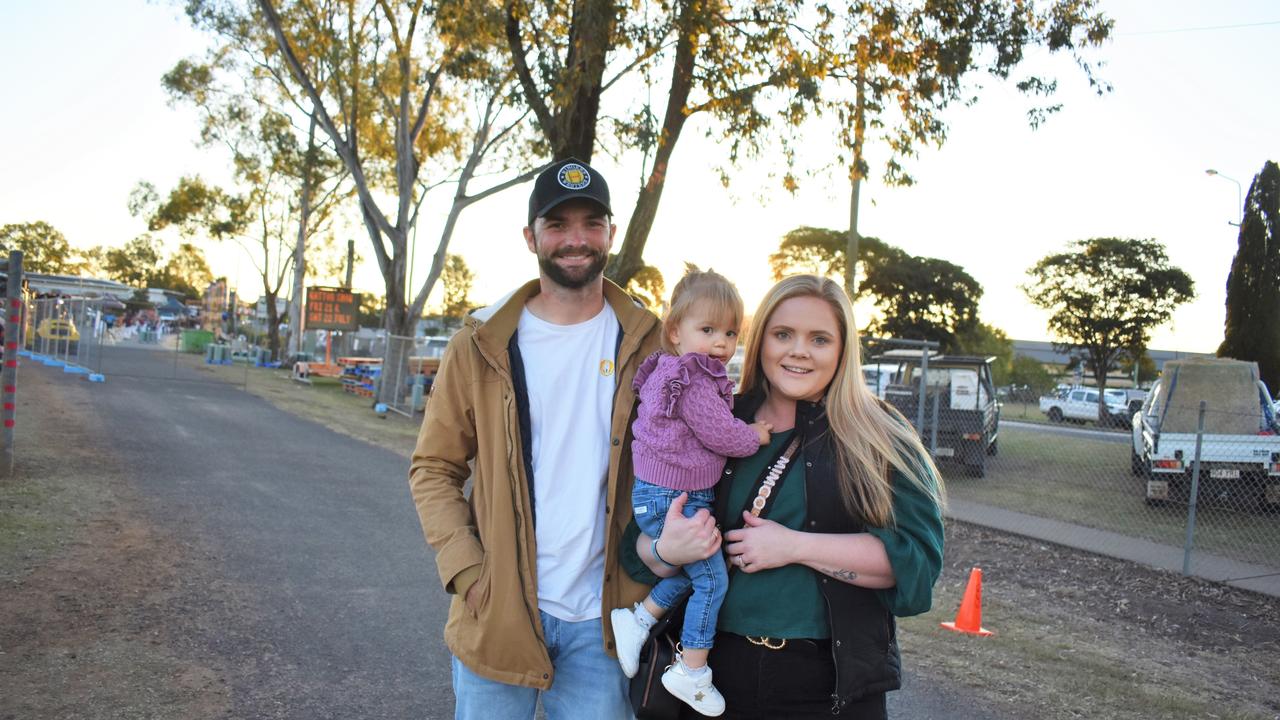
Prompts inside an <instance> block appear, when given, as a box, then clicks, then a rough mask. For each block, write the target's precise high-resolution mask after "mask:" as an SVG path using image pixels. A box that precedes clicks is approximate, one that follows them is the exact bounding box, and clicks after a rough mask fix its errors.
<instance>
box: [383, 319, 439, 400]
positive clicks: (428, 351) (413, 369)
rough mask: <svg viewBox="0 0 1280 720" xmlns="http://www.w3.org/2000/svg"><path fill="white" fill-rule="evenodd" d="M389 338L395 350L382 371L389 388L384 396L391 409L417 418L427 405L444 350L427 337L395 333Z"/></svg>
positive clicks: (388, 356)
mask: <svg viewBox="0 0 1280 720" xmlns="http://www.w3.org/2000/svg"><path fill="white" fill-rule="evenodd" d="M388 341H389V342H390V344H391V345H390V350H391V352H390V353H388V354H387V366H386V367H384V368H383V369H382V373H381V382H382V383H384V384H385V385H384V386H385V387H386V389H387V391H386V392H384V393H383V394H382V395H381V397H382V398H383V399H384V401H385V402H386V404H387V408H388V409H389V410H393V411H395V412H398V413H400V414H402V415H405V416H407V417H413V416H414V413H420V412H422V411H423V410H424V409H425V408H426V402H427V394H428V392H429V391H430V390H431V384H432V382H433V381H434V380H435V375H436V371H437V370H438V369H439V367H440V357H441V355H443V350H444V349H443V348H442V347H439V346H436V345H435V344H433V343H431V342H430V341H429V340H428V339H427V338H424V337H406V336H403V335H392V336H390V338H389V340H388Z"/></svg>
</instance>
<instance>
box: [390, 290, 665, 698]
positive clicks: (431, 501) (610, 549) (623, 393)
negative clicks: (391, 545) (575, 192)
mask: <svg viewBox="0 0 1280 720" xmlns="http://www.w3.org/2000/svg"><path fill="white" fill-rule="evenodd" d="M538 291H539V284H538V281H537V280H534V281H532V282H529V283H527V284H526V285H524V286H523V287H521V288H520V289H519V290H517V291H516V292H515V293H514V294H513V295H512V296H511V297H509V298H508V299H507V300H506V301H505V302H504V303H503V304H502V305H501V306H499V307H497V309H496V310H495V311H494V312H493V313H492V315H491V316H490V317H489V318H488V319H487V320H480V319H477V318H476V317H474V316H473V317H469V318H467V321H466V324H465V326H464V327H463V328H462V329H461V330H459V331H458V333H457V334H456V335H454V337H453V339H452V340H450V342H449V347H448V348H447V349H446V350H445V354H444V358H443V359H442V360H441V363H440V370H439V372H438V374H437V375H436V380H435V383H434V385H433V387H432V391H431V399H430V401H429V402H428V403H427V410H426V416H425V417H424V418H423V421H422V429H421V431H420V432H419V434H418V444H417V447H416V448H415V450H414V452H413V459H412V462H411V464H410V467H409V485H410V489H411V490H412V492H413V500H414V503H415V504H416V505H417V507H418V516H419V518H420V519H421V520H422V528H423V532H424V534H425V535H426V538H427V542H428V543H429V544H430V545H431V547H432V548H434V549H435V551H436V568H437V570H438V572H439V574H440V580H441V582H443V583H444V587H445V590H446V591H447V592H449V593H452V594H453V596H454V597H453V599H452V603H451V605H450V607H449V620H448V622H447V623H446V624H445V630H444V637H445V643H446V644H447V645H448V646H449V651H450V652H452V653H453V654H454V655H455V656H456V657H457V658H458V659H459V660H461V661H462V663H463V664H464V665H466V666H467V668H468V669H470V670H471V671H472V672H475V673H476V674H478V675H481V676H483V677H486V678H489V679H492V680H497V681H499V682H504V683H508V684H514V685H523V686H527V687H535V688H540V689H544V690H545V689H547V688H549V687H551V683H552V681H553V680H554V677H553V675H554V673H553V670H552V666H551V659H550V657H549V656H548V655H547V650H546V645H545V643H544V638H543V633H542V623H541V621H540V620H539V617H538V592H537V578H538V571H537V553H536V551H535V548H534V528H533V515H532V512H531V509H530V502H529V483H528V479H527V478H526V477H525V467H524V460H523V453H522V442H523V440H522V438H521V433H520V422H519V417H518V408H517V403H516V397H515V393H516V387H515V384H514V381H513V378H512V373H511V364H510V357H509V354H508V351H507V345H508V342H509V341H510V339H511V336H512V335H513V334H514V333H515V330H516V326H517V324H518V322H519V319H520V313H521V311H522V310H523V308H524V305H525V302H526V301H527V300H528V299H529V298H531V297H533V296H534V295H535V294H537V293H538ZM604 296H605V301H606V302H608V303H609V305H610V306H612V307H613V311H614V314H616V315H617V317H618V321H619V323H620V324H621V330H620V335H621V340H620V344H619V347H618V356H617V359H616V361H615V373H616V378H617V382H616V388H617V389H616V390H615V391H614V403H613V424H612V429H611V434H612V442H611V444H612V449H611V451H610V454H609V473H608V488H607V490H606V498H607V499H606V503H607V509H606V516H605V522H606V524H607V537H606V541H605V575H604V588H603V595H602V602H601V608H600V612H601V617H608V614H609V610H610V609H612V608H616V607H630V606H631V604H632V603H635V602H637V601H639V600H641V599H642V598H644V596H645V594H646V593H647V592H648V590H649V588H648V587H647V586H645V585H641V584H639V583H636V582H635V581H633V580H631V578H630V577H628V576H627V574H626V573H625V572H622V571H621V569H620V567H619V565H618V545H619V542H620V541H621V539H622V532H623V530H624V529H625V528H626V526H627V523H628V522H630V521H631V502H630V498H631V482H632V479H633V476H632V470H631V452H630V442H631V421H632V420H633V418H634V416H635V412H634V407H633V406H634V404H635V403H634V399H635V394H634V392H633V391H632V389H631V380H632V378H633V376H634V375H635V372H636V368H638V367H639V366H640V362H641V361H642V360H644V358H645V357H647V356H648V355H649V354H650V353H652V352H653V351H654V350H657V349H658V342H659V334H660V331H659V327H660V323H659V322H658V320H657V318H655V317H654V316H653V315H652V314H651V313H649V312H648V311H646V310H644V309H643V308H641V307H639V306H637V305H636V304H635V302H634V301H633V300H632V299H631V298H630V297H629V296H628V295H627V294H626V293H624V292H623V291H622V290H621V289H620V288H619V287H618V286H617V285H614V284H613V283H611V282H608V281H607V280H606V281H605V283H604ZM565 412H573V409H572V408H565ZM473 461H474V462H473ZM472 464H473V465H474V470H473V469H472V467H471V465H472ZM468 478H470V479H471V480H472V487H471V494H470V496H467V495H466V494H464V492H463V484H464V483H465V482H466V481H467V479H468ZM477 568H478V572H477V570H476V569H477ZM473 578H474V582H475V583H478V584H479V587H480V592H479V596H478V598H479V610H478V612H477V613H476V614H475V615H473V614H472V613H471V612H470V610H468V609H467V606H466V603H465V602H464V597H465V594H466V590H467V589H468V588H469V587H470V586H471V584H472V579H473ZM603 625H604V643H605V649H606V652H608V653H609V654H610V655H612V654H613V629H612V628H611V627H610V626H609V623H608V622H604V623H603Z"/></svg>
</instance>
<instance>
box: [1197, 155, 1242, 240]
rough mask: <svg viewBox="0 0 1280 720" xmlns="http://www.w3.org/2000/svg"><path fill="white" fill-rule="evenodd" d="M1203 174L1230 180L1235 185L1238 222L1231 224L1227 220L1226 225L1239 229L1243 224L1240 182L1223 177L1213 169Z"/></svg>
mask: <svg viewBox="0 0 1280 720" xmlns="http://www.w3.org/2000/svg"><path fill="white" fill-rule="evenodd" d="M1204 174H1205V175H1209V176H1217V177H1220V178H1222V179H1223V180H1230V181H1231V182H1233V183H1235V184H1236V201H1237V204H1236V207H1238V208H1240V222H1231V221H1230V220H1228V221H1227V224H1228V225H1234V226H1236V227H1240V226H1241V225H1242V224H1243V223H1244V188H1243V187H1241V185H1240V181H1239V180H1236V179H1235V178H1233V177H1229V176H1227V175H1223V174H1222V173H1220V172H1218V171H1217V170H1214V169H1213V168H1209V169H1208V170H1205V171H1204Z"/></svg>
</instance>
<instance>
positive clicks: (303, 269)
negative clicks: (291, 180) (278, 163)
mask: <svg viewBox="0 0 1280 720" xmlns="http://www.w3.org/2000/svg"><path fill="white" fill-rule="evenodd" d="M316 150H317V148H316V116H315V113H312V114H311V123H310V126H309V127H308V128H307V155H306V162H305V163H303V166H302V207H301V208H300V209H299V211H298V243H297V245H295V246H294V248H293V294H292V298H293V299H292V300H291V301H290V302H289V357H290V359H292V358H294V357H296V356H297V354H298V353H299V352H301V351H302V302H303V295H304V293H305V289H304V287H303V286H304V284H305V283H306V278H307V233H308V232H309V229H308V225H309V223H310V221H311V193H312V184H313V183H314V177H313V170H314V168H313V165H314V164H315V153H316Z"/></svg>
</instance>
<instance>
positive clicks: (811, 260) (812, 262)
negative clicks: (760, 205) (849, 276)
mask: <svg viewBox="0 0 1280 720" xmlns="http://www.w3.org/2000/svg"><path fill="white" fill-rule="evenodd" d="M844 238H845V234H844V233H842V232H840V231H839V230H830V229H825V228H814V227H799V228H796V229H795V230H792V231H790V232H788V233H787V234H786V235H784V236H783V239H782V243H781V245H780V246H779V248H778V252H776V253H774V254H773V255H770V256H769V264H770V266H771V267H772V269H773V275H774V279H782V278H783V277H785V276H787V275H790V274H793V273H797V272H813V273H817V274H820V275H823V276H824V277H830V278H836V277H839V276H840V274H841V273H843V272H844V270H845V267H846V263H845V252H846V251H847V245H846V244H845V242H844ZM858 252H859V253H860V254H861V257H859V261H860V262H861V263H862V264H863V265H865V266H866V268H867V270H866V275H867V277H866V280H865V281H864V282H863V283H862V284H861V285H860V286H859V287H858V295H857V297H863V296H867V295H869V296H871V297H872V298H873V299H874V301H875V306H876V309H877V317H876V318H874V319H873V320H872V321H871V322H870V323H868V326H867V329H868V330H870V331H871V332H875V333H879V334H883V335H889V336H892V337H901V338H911V339H916V340H933V341H936V342H939V343H941V344H942V346H943V347H944V348H947V349H954V347H955V343H956V337H957V335H960V334H963V333H966V332H968V331H970V330H971V329H972V328H973V327H974V326H975V325H976V324H977V322H978V301H979V299H981V297H982V286H981V285H980V284H978V281H977V280H974V279H973V277H972V276H970V275H969V274H968V273H966V272H965V271H964V269H963V268H961V267H959V266H958V265H953V264H952V263H949V262H947V261H945V260H939V259H936V258H923V257H916V256H914V255H910V254H908V253H906V252H903V251H902V250H900V249H898V248H896V247H894V246H892V245H890V244H888V243H886V242H883V241H881V240H879V239H877V238H870V237H869V238H864V239H863V242H862V243H860V244H859V245H858Z"/></svg>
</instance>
